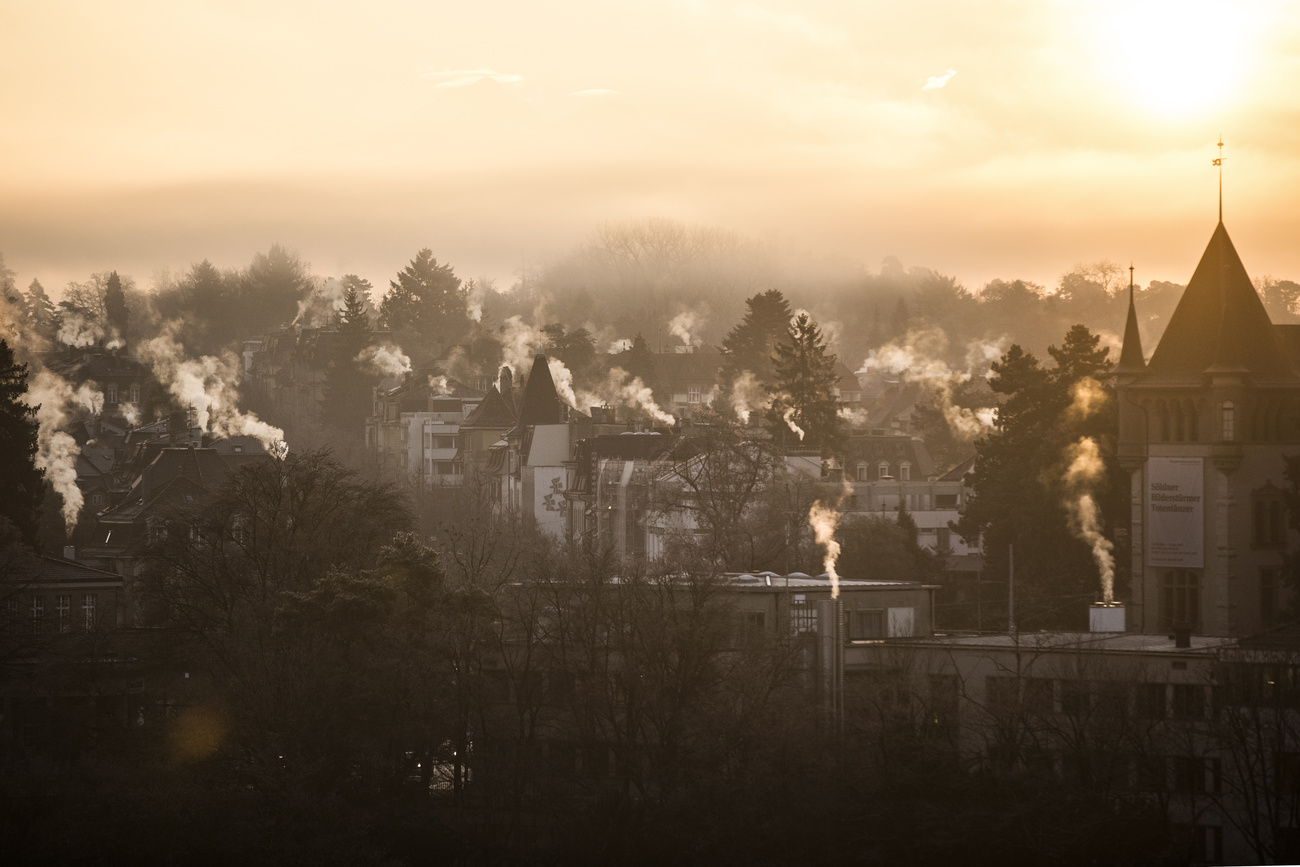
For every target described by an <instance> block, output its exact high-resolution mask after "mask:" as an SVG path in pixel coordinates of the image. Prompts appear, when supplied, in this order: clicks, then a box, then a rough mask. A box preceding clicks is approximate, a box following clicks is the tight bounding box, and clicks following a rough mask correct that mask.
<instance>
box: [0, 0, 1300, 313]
mask: <svg viewBox="0 0 1300 867" xmlns="http://www.w3.org/2000/svg"><path fill="white" fill-rule="evenodd" d="M0 81H2V82H3V84H2V85H0V118H3V123H2V124H0V251H2V252H3V253H4V255H5V258H6V260H7V262H8V264H9V266H10V267H12V268H14V269H15V270H16V271H17V272H18V277H19V281H20V283H21V284H22V285H24V286H25V285H26V283H27V282H29V281H30V279H31V278H32V277H40V278H41V279H42V281H43V282H45V283H46V285H47V286H48V287H50V288H54V287H55V286H59V285H62V283H63V282H65V281H66V280H68V279H73V278H84V276H85V275H86V274H88V273H89V272H91V271H96V270H103V269H108V268H116V269H118V270H121V271H123V272H127V273H131V274H133V275H135V276H136V278H137V280H139V281H141V282H144V283H148V281H149V279H150V274H151V273H152V272H153V271H154V270H155V269H158V268H162V267H171V268H173V269H176V268H184V267H186V266H188V265H189V264H190V263H191V262H194V261H197V260H199V259H202V258H205V257H207V258H211V259H212V260H213V261H214V262H216V263H217V264H219V265H230V266H234V265H243V264H246V263H247V262H248V261H249V260H250V259H251V257H252V254H253V253H254V252H255V251H257V250H265V249H266V248H267V247H268V246H269V245H270V244H272V243H275V242H280V243H284V244H285V245H287V246H289V247H291V248H293V249H296V250H297V251H298V252H299V253H301V254H302V256H303V257H304V258H306V259H307V260H309V261H310V262H311V263H312V265H313V268H314V270H315V271H316V272H317V273H320V274H335V275H337V274H342V273H345V272H349V271H354V272H357V273H360V274H362V275H363V276H367V277H369V278H370V279H371V280H373V281H374V282H375V283H376V285H378V286H383V285H386V282H387V279H388V278H389V277H390V276H391V275H392V274H393V273H394V272H395V271H396V270H397V269H398V268H400V267H401V266H402V265H403V264H405V262H406V261H407V260H409V259H410V258H411V256H412V255H414V252H415V251H416V249H418V248H419V247H421V246H426V245H427V246H430V247H432V248H433V249H434V252H435V255H437V256H438V257H439V258H440V259H441V260H443V261H449V262H451V263H452V264H453V265H455V266H456V268H457V271H458V272H459V273H461V274H462V275H463V276H467V277H468V276H475V275H491V276H496V277H498V279H499V280H500V281H503V282H505V283H509V282H510V281H511V280H512V279H513V278H512V276H511V275H512V273H513V272H515V271H516V270H517V269H518V268H519V267H520V265H521V263H525V262H528V263H536V262H539V261H544V260H545V259H547V258H548V257H554V256H557V255H559V254H561V253H563V252H564V251H565V250H567V249H569V248H570V247H572V246H573V245H575V244H576V243H578V242H580V241H581V240H582V239H583V238H584V237H585V236H586V235H587V234H588V232H589V231H590V230H591V229H592V227H593V226H594V225H595V224H596V223H597V222H599V221H602V220H616V221H617V220H628V219H639V218H643V217H650V216H662V217H673V218H677V219H681V220H684V221H687V222H692V223H702V224H707V225H719V226H724V227H726V228H731V229H735V230H738V231H740V232H743V233H746V234H749V235H752V236H754V237H757V238H760V239H765V240H770V241H772V242H774V243H777V244H780V245H783V246H786V247H789V248H791V249H797V250H801V251H811V252H812V253H813V254H815V255H825V256H828V257H838V258H846V259H849V260H851V261H854V262H859V263H862V264H864V265H865V266H867V267H870V268H872V269H873V270H874V269H876V268H878V267H879V263H880V260H881V259H882V258H883V257H884V256H887V255H895V256H898V257H899V258H900V259H902V260H903V262H904V263H905V264H907V265H927V266H930V267H933V268H936V269H938V270H940V271H943V272H945V273H949V274H954V275H955V276H957V277H958V278H959V279H961V280H962V281H963V282H965V283H966V284H967V285H969V286H972V287H978V286H979V285H981V284H982V283H983V282H984V281H986V280H988V279H990V278H993V277H1003V278H1007V279H1011V278H1015V277H1024V278H1027V279H1033V280H1037V281H1039V282H1043V283H1048V284H1053V283H1055V281H1056V279H1057V278H1058V277H1059V275H1060V274H1061V273H1062V272H1063V271H1065V270H1067V269H1068V268H1069V267H1070V266H1071V265H1073V264H1074V263H1075V262H1079V261H1088V260H1095V259H1099V258H1109V259H1114V260H1117V261H1121V262H1122V263H1123V264H1127V263H1128V262H1129V260H1130V259H1131V260H1132V261H1133V262H1134V263H1135V265H1136V266H1137V269H1138V271H1137V273H1138V278H1139V280H1143V281H1145V280H1150V279H1168V280H1175V281H1178V282H1185V281H1186V280H1187V279H1188V277H1190V275H1191V271H1192V268H1193V267H1194V266H1195V263H1196V258H1197V256H1198V255H1199V253H1200V251H1201V249H1202V248H1203V247H1204V245H1205V243H1206V241H1207V240H1208V239H1209V236H1210V233H1211V231H1212V229H1213V227H1214V221H1215V208H1216V185H1217V175H1216V174H1215V170H1214V169H1213V168H1212V167H1211V164H1210V161H1211V160H1212V159H1213V158H1214V157H1215V156H1216V154H1217V149H1216V148H1215V147H1214V143H1215V141H1216V140H1217V139H1218V137H1219V136H1220V134H1222V136H1223V140H1224V141H1225V143H1226V147H1225V149H1224V155H1225V157H1226V160H1225V174H1224V183H1225V190H1226V193H1225V222H1226V223H1227V225H1228V228H1229V230H1230V231H1231V233H1232V235H1233V239H1234V241H1235V242H1236V244H1237V247H1238V250H1239V251H1240V252H1241V254H1242V257H1243V259H1244V260H1245V263H1246V266H1247V269H1248V270H1249V271H1250V273H1251V275H1252V276H1260V275H1263V274H1271V275H1273V276H1276V277H1287V278H1291V279H1296V280H1300V243H1297V240H1298V239H1300V195H1298V194H1300V83H1298V82H1300V3H1296V2H1240V0H1239V2H1232V3H1216V2H1202V0H1181V2H1171V0H1153V2H1146V3H1133V2H1102V0H1089V2H1052V0H1001V2H973V0H960V2H958V0H948V2H937V0H913V2H906V3H903V2H893V3H872V2H861V0H856V2H850V0H843V2H831V0H824V2H819V0H800V2H776V0H762V2H760V0H737V2H724V0H717V2H714V0H665V2H643V3H636V4H632V3H611V2H608V0H604V2H596V0H590V2H582V0H553V2H548V3H538V2H486V0H480V2H476V3H463V2H459V3H451V2H368V3H365V4H361V3H333V2H323V0H316V2H256V3H254V2H243V0H222V2H183V0H167V2H151V0H125V2H121V3H104V2H81V3H77V2H62V0H42V2H39V3H35V2H33V3H7V4H5V6H4V8H3V11H0Z"/></svg>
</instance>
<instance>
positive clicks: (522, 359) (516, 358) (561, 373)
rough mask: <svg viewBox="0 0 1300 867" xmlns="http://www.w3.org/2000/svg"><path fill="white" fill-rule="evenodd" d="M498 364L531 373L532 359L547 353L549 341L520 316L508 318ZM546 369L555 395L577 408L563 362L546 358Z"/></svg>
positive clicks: (571, 383) (568, 373)
mask: <svg viewBox="0 0 1300 867" xmlns="http://www.w3.org/2000/svg"><path fill="white" fill-rule="evenodd" d="M500 337H501V363H502V364H504V365H505V366H506V367H509V368H510V369H511V370H512V371H514V372H516V373H517V372H519V371H524V370H532V369H533V357H534V356H535V355H536V354H537V353H538V352H543V351H545V349H546V344H547V342H548V340H549V338H548V337H547V336H546V332H544V331H542V330H541V329H540V328H534V327H533V326H531V325H529V324H528V323H527V322H524V320H523V317H521V316H511V317H510V318H509V319H507V320H506V321H505V322H504V323H502V325H501V333H500ZM546 366H547V368H548V369H549V370H550V371H551V379H552V380H554V381H555V391H556V393H557V394H559V396H560V399H561V400H563V401H564V402H565V403H567V404H568V405H569V406H575V407H576V406H578V405H579V403H578V397H577V395H575V394H574V393H573V374H572V373H571V372H570V371H569V368H567V367H565V365H564V362H563V361H560V359H558V358H551V357H550V356H547V358H546Z"/></svg>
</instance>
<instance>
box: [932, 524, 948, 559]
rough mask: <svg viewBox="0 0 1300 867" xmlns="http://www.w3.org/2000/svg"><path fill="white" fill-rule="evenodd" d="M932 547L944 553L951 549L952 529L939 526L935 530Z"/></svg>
mask: <svg viewBox="0 0 1300 867" xmlns="http://www.w3.org/2000/svg"><path fill="white" fill-rule="evenodd" d="M935 537H936V538H935V541H934V548H935V550H936V551H938V552H939V553H941V554H946V553H948V552H949V551H951V550H952V530H950V529H948V528H947V527H939V528H938V529H937V530H935Z"/></svg>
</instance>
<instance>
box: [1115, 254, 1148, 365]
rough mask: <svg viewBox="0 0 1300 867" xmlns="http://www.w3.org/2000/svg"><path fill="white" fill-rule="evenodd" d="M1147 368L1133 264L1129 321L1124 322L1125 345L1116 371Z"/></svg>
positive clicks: (1129, 281)
mask: <svg viewBox="0 0 1300 867" xmlns="http://www.w3.org/2000/svg"><path fill="white" fill-rule="evenodd" d="M1146 369H1147V363H1146V359H1145V358H1144V357H1143V355H1142V335H1141V334H1139V333H1138V317H1137V307H1136V306H1135V305H1134V304H1133V266H1132V265H1129V266H1128V321H1126V322H1125V323H1124V346H1123V348H1121V349H1120V352H1119V364H1117V365H1115V372H1116V373H1141V372H1142V371H1144V370H1146Z"/></svg>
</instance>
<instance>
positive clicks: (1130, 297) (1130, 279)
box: [1128, 262, 1133, 304]
mask: <svg viewBox="0 0 1300 867" xmlns="http://www.w3.org/2000/svg"><path fill="white" fill-rule="evenodd" d="M1128 303H1129V304H1132V303H1133V263H1132V262H1129V263H1128Z"/></svg>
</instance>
